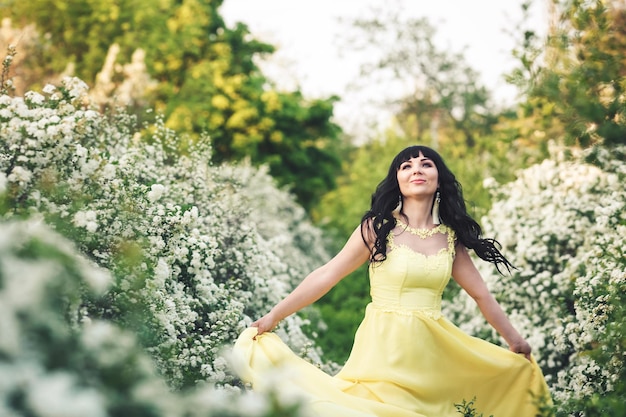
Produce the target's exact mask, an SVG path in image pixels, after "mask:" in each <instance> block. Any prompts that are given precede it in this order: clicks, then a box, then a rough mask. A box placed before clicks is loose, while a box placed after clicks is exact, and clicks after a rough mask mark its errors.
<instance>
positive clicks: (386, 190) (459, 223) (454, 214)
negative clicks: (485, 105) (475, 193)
mask: <svg viewBox="0 0 626 417" xmlns="http://www.w3.org/2000/svg"><path fill="white" fill-rule="evenodd" d="M420 153H421V154H422V155H424V156H425V157H426V158H428V159H430V160H431V161H433V162H434V164H435V166H436V167H437V171H438V172H439V193H440V197H441V200H440V203H439V218H440V219H441V223H442V224H445V225H446V226H448V227H450V228H451V229H452V230H454V232H455V234H456V238H457V240H458V241H459V242H461V243H462V244H463V245H464V246H465V247H467V248H469V249H473V250H474V252H475V253H476V255H478V256H479V257H480V258H481V259H483V260H485V261H487V262H491V263H493V264H494V265H495V266H496V268H497V269H498V271H499V272H501V271H500V266H501V265H502V266H504V267H505V268H506V269H507V271H509V272H510V270H511V268H514V267H513V265H512V264H511V263H510V262H509V260H508V259H507V258H506V257H505V256H504V255H503V254H502V253H501V252H500V251H499V250H498V248H497V247H496V245H498V246H500V244H499V243H498V242H497V241H496V240H495V239H485V238H483V237H482V229H481V227H480V225H479V224H478V223H477V222H476V221H475V220H474V219H473V218H472V217H471V216H470V215H469V214H468V213H467V208H466V206H465V200H464V198H463V190H462V188H461V184H460V183H459V182H458V181H457V180H456V177H455V176H454V174H453V173H452V171H450V169H449V168H448V167H447V166H446V164H445V163H444V161H443V158H442V157H441V156H440V155H439V154H438V153H437V152H436V151H435V150H433V149H431V148H429V147H427V146H417V145H416V146H410V147H408V148H406V149H404V150H402V151H401V152H400V153H399V154H398V155H396V157H395V158H394V159H393V161H392V162H391V165H390V166H389V172H388V173H387V177H386V178H385V179H384V180H382V181H381V182H380V184H378V186H377V187H376V191H375V192H374V194H372V204H371V207H370V209H369V210H368V211H367V212H366V213H365V215H363V218H362V219H361V236H362V237H363V240H364V241H366V242H367V240H366V238H365V233H366V231H365V230H364V228H365V227H367V228H368V229H369V230H368V231H367V232H369V233H371V232H373V233H374V234H375V236H376V237H375V239H374V246H373V247H372V249H371V251H372V253H371V256H370V262H382V261H384V260H385V259H386V258H387V236H388V235H389V232H391V230H393V228H394V227H396V219H395V217H394V215H393V213H392V212H393V210H394V209H395V208H396V207H397V205H398V201H399V199H400V198H401V194H400V186H399V184H398V177H397V172H398V169H399V168H400V165H402V163H404V162H406V161H408V160H410V159H411V158H416V157H418V156H419V154H420Z"/></svg>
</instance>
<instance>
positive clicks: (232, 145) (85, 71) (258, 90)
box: [0, 0, 341, 208]
mask: <svg viewBox="0 0 626 417" xmlns="http://www.w3.org/2000/svg"><path fill="white" fill-rule="evenodd" d="M221 4H222V1H221V0H160V1H156V2H155V1H151V0H103V1H96V0H32V1H28V2H24V1H14V2H10V3H5V4H4V5H3V6H0V7H1V8H2V14H3V15H7V16H10V17H12V19H13V21H14V22H15V23H16V24H20V25H22V26H25V25H26V24H28V23H35V24H36V26H37V29H38V31H39V32H40V33H41V34H42V36H41V39H42V44H41V45H40V46H39V47H38V48H36V50H34V51H32V53H31V54H32V57H31V59H29V60H28V62H26V63H25V66H27V67H28V68H30V70H31V71H32V72H33V73H34V74H36V76H35V77H33V80H32V81H33V83H32V84H33V85H31V86H28V87H29V88H32V87H35V88H36V87H38V86H39V87H41V85H38V84H43V83H45V82H46V78H47V77H51V76H53V75H57V74H59V73H61V72H63V71H66V70H68V64H71V65H69V67H70V69H71V68H73V72H74V75H77V76H78V77H80V78H81V79H83V80H85V81H86V82H88V83H93V82H94V80H95V78H96V75H97V73H98V71H99V70H100V69H101V68H102V66H103V64H104V62H105V57H106V55H107V51H108V49H109V46H110V45H112V44H117V45H119V46H120V52H119V54H118V58H117V59H118V62H129V61H130V59H131V56H132V53H133V52H134V51H135V50H136V49H138V48H141V49H143V50H144V51H145V62H146V65H147V68H148V71H149V74H150V76H151V77H152V78H153V79H154V80H156V83H157V85H156V88H155V89H154V92H153V95H152V97H151V98H152V102H151V103H150V104H151V105H152V106H151V107H154V108H155V109H156V113H157V114H163V115H164V116H165V120H166V125H167V126H168V127H170V128H172V129H174V130H176V131H178V132H181V133H186V134H191V135H192V136H197V135H200V134H208V135H209V136H210V137H211V141H212V144H213V148H214V153H213V156H212V158H213V160H214V162H221V161H226V160H229V161H230V160H238V159H242V158H245V157H247V158H250V160H251V161H252V162H253V163H256V164H268V165H269V166H270V170H271V173H272V175H273V176H274V177H275V178H276V179H277V181H278V182H279V184H281V185H288V186H292V188H293V191H294V193H295V194H296V195H297V197H298V198H299V201H300V202H301V203H302V204H303V205H304V206H305V207H307V208H310V207H311V206H312V205H313V203H314V202H316V201H318V200H319V198H320V197H321V195H322V194H324V193H325V192H326V191H328V190H329V189H332V188H333V186H334V177H335V175H336V173H337V171H338V170H339V164H340V163H339V158H338V157H337V152H338V147H339V145H340V135H341V129H340V128H339V126H338V125H336V124H335V123H333V122H332V121H331V118H332V115H333V106H334V102H335V100H336V98H334V97H329V98H327V99H316V100H307V99H306V98H305V97H303V95H302V94H301V93H300V92H299V91H294V92H279V91H277V90H276V89H275V88H274V87H273V86H272V84H271V82H270V81H269V80H268V79H267V78H266V77H265V76H264V75H263V73H262V72H261V71H260V69H259V68H258V66H257V65H256V64H255V59H257V58H261V57H263V56H266V55H268V54H271V53H272V52H273V51H274V47H273V46H271V45H268V44H266V43H262V42H259V41H256V40H255V39H254V38H252V36H251V34H250V33H249V31H248V28H247V27H246V26H245V25H243V24H237V25H235V27H233V28H229V27H226V25H225V23H224V21H223V19H222V17H221V16H220V13H219V7H220V5H221Z"/></svg>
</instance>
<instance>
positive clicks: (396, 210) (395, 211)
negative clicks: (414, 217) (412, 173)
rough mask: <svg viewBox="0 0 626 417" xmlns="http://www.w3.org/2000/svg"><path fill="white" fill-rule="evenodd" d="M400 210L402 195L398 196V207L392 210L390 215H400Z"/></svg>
mask: <svg viewBox="0 0 626 417" xmlns="http://www.w3.org/2000/svg"><path fill="white" fill-rule="evenodd" d="M400 210H402V194H400V195H399V196H398V205H397V206H396V208H395V209H393V211H392V213H394V214H400Z"/></svg>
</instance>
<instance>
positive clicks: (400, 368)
mask: <svg viewBox="0 0 626 417" xmlns="http://www.w3.org/2000/svg"><path fill="white" fill-rule="evenodd" d="M481 233H482V231H481V228H480V226H479V225H478V224H477V223H476V221H474V220H473V219H472V218H471V217H470V216H469V215H468V213H467V210H466V207H465V202H464V200H463V195H462V192H461V186H460V184H459V183H458V182H457V181H456V179H455V177H454V175H453V174H452V172H450V170H449V169H448V168H447V167H446V165H445V164H444V162H443V160H442V158H441V157H440V156H439V155H438V154H437V153H436V152H435V151H434V150H432V149H430V148H428V147H425V146H411V147H409V148H406V149H404V150H403V151H402V152H400V153H399V154H398V155H397V156H396V157H395V159H394V160H393V162H392V163H391V166H390V168H389V173H388V175H387V177H386V178H385V179H384V180H383V181H382V182H381V183H380V184H379V185H378V187H377V189H376V192H375V193H374V195H373V196H372V205H371V208H370V210H369V211H368V212H367V213H366V214H365V215H364V216H363V219H362V221H361V224H360V225H359V226H358V227H357V228H356V230H355V231H354V232H353V233H352V236H351V237H350V238H349V239H348V241H347V243H346V244H345V246H344V247H343V249H342V250H341V251H340V252H339V253H338V254H337V255H336V256H335V257H334V258H333V259H331V260H330V261H329V262H328V263H327V264H325V265H323V266H322V267H320V268H318V269H316V270H315V271H313V272H312V273H311V274H309V275H308V276H307V277H306V278H305V279H304V280H303V281H302V283H301V284H300V285H299V286H298V287H297V288H296V289H295V290H294V291H293V292H292V293H291V294H289V295H288V296H287V297H286V298H284V299H283V300H282V301H281V302H279V303H278V304H277V305H276V306H275V307H274V308H272V310H271V311H270V312H269V313H267V314H266V315H265V316H263V317H261V318H260V319H258V320H257V321H255V322H254V323H252V326H251V328H249V329H247V330H246V331H244V332H243V333H242V334H241V336H240V337H239V339H238V341H237V343H236V344H235V349H234V352H235V357H236V358H238V363H239V372H240V374H241V377H242V379H244V380H245V381H249V382H252V383H253V386H254V387H255V388H259V389H260V388H261V387H262V386H263V385H264V382H266V380H267V372H269V371H270V370H272V369H274V368H277V367H284V368H286V369H288V370H289V373H288V376H286V377H285V379H284V380H283V381H282V383H280V384H279V386H278V387H276V389H284V390H288V391H290V392H295V393H296V394H301V395H304V396H306V397H307V398H308V399H309V402H310V404H311V406H312V408H313V409H314V410H316V411H317V413H318V414H319V415H320V416H324V417H327V416H337V417H339V416H341V417H347V416H379V417H380V416H389V417H403V416H406V417H458V415H459V413H458V411H457V408H456V406H455V404H461V403H463V401H471V400H473V399H475V402H474V406H475V407H476V410H477V412H478V414H480V413H483V414H484V415H485V416H489V415H493V416H494V417H535V416H536V415H537V407H536V400H537V399H539V398H542V399H544V400H546V401H549V397H548V391H547V386H546V384H545V381H544V378H543V375H542V374H541V370H540V369H539V368H538V366H537V365H536V363H535V361H534V359H533V358H532V355H531V348H530V345H529V344H528V343H527V342H526V340H524V338H523V337H522V336H521V335H520V334H519V333H518V332H517V331H516V330H515V328H514V327H513V326H512V325H511V323H510V321H509V320H508V318H507V317H506V315H505V314H504V312H503V311H502V309H501V307H500V306H499V304H498V303H497V301H496V300H495V299H494V297H493V296H492V295H491V294H490V293H489V291H488V289H487V287H486V285H485V283H484V281H483V280H482V278H481V276H480V274H479V272H478V271H477V269H476V267H475V266H474V264H473V262H472V260H471V258H470V256H469V253H468V249H472V250H474V252H475V253H476V254H477V255H478V256H479V257H480V258H482V259H483V260H485V261H487V262H492V263H494V264H495V265H496V267H498V269H499V270H500V268H501V267H503V268H506V269H507V270H508V269H509V268H510V267H511V264H510V263H509V261H508V260H507V259H506V258H505V257H504V255H502V253H500V251H499V250H498V249H497V248H496V246H495V245H494V243H495V241H494V240H492V239H484V238H482V237H481ZM364 262H369V277H370V286H371V296H372V302H371V303H370V304H368V306H367V308H366V312H365V317H364V319H363V322H362V323H361V325H360V326H359V329H358V330H357V333H356V335H355V340H354V345H353V347H352V351H351V354H350V357H349V358H348V360H347V362H346V364H345V365H344V366H343V368H342V370H341V371H340V372H339V373H338V374H337V375H335V376H329V375H327V374H325V373H323V372H322V371H320V370H318V369H317V368H316V367H314V366H312V365H310V364H308V363H307V362H305V361H304V360H303V359H300V358H299V357H297V356H296V355H295V354H294V353H293V352H291V351H290V350H289V348H288V347H287V346H286V345H284V344H283V343H282V342H281V341H280V339H279V338H278V337H277V336H276V335H274V334H272V333H268V332H270V331H271V330H272V329H274V327H276V325H277V324H278V322H279V321H280V320H282V319H283V318H285V317H287V316H289V315H290V314H293V313H294V312H296V311H298V310H300V309H301V308H303V307H305V306H308V305H309V304H311V303H313V302H314V301H316V300H317V299H319V298H320V297H322V296H323V295H324V294H326V293H327V292H328V291H329V290H330V289H331V288H332V287H333V286H334V285H335V284H337V282H339V281H340V280H341V279H342V278H344V277H345V276H346V275H348V274H349V273H351V272H352V271H354V270H355V269H357V268H358V267H359V266H360V265H361V264H363V263H364ZM450 276H452V277H453V278H454V280H455V281H456V282H457V283H458V284H459V285H460V286H461V287H462V288H463V289H464V290H465V291H467V293H468V294H469V295H470V296H471V297H472V298H473V299H474V300H475V301H476V303H477V304H478V306H479V308H480V310H481V312H482V314H483V315H484V316H485V318H486V319H487V321H488V322H489V323H490V324H491V325H492V326H493V327H494V328H495V329H496V331H497V332H498V333H499V334H500V335H501V336H502V337H503V338H504V339H505V340H506V342H507V343H508V345H509V350H510V351H509V350H506V349H504V348H502V347H499V346H496V345H493V344H491V343H489V342H486V341H484V340H481V339H477V338H474V337H471V336H469V335H467V334H465V333H463V332H462V331H461V330H460V329H458V328H457V327H455V326H454V325H453V324H452V323H451V322H449V321H448V320H447V319H446V318H444V317H442V315H441V294H442V292H443V289H444V287H445V286H446V284H447V283H448V281H449V278H450ZM274 382H275V381H274Z"/></svg>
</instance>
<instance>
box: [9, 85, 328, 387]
mask: <svg viewBox="0 0 626 417" xmlns="http://www.w3.org/2000/svg"><path fill="white" fill-rule="evenodd" d="M87 94H88V89H87V87H86V85H85V84H84V83H83V82H82V81H80V80H78V79H76V78H66V79H65V80H64V81H63V85H62V86H60V87H54V86H51V85H48V86H46V87H45V88H44V90H43V92H42V93H37V92H29V93H27V94H25V96H24V97H23V98H22V97H9V96H6V95H4V96H1V97H0V137H1V138H2V140H1V142H0V193H1V192H4V200H3V218H4V219H5V220H6V219H12V218H13V219H14V218H35V219H40V220H41V221H42V222H45V223H47V224H49V225H52V226H53V227H54V228H55V229H56V230H57V232H59V233H60V234H62V235H63V236H65V237H67V238H68V239H70V240H72V241H73V242H74V243H75V245H76V246H77V248H78V250H79V251H80V252H81V253H82V254H84V255H85V256H86V257H87V258H89V259H91V260H92V261H93V262H95V263H96V264H97V265H99V266H100V267H102V268H105V269H108V270H109V271H110V272H111V274H112V276H113V283H112V286H111V287H110V289H109V290H108V291H107V292H106V294H105V295H104V296H103V297H102V298H101V299H99V300H98V301H94V302H88V303H86V305H85V306H84V308H83V309H84V311H85V312H86V314H88V315H89V316H90V317H92V318H94V319H95V318H100V319H109V320H112V321H114V322H115V323H117V324H118V325H120V326H121V327H122V328H124V329H126V330H128V331H132V332H133V333H135V334H136V335H137V337H138V338H139V340H140V341H141V343H142V345H143V346H144V347H145V348H146V349H147V350H148V352H150V353H151V355H152V357H153V358H154V360H155V361H156V363H157V364H158V369H159V371H160V373H161V374H162V375H164V376H165V377H166V379H167V381H168V383H169V385H170V386H171V387H174V388H182V387H188V386H193V385H195V384H196V383H197V382H198V381H210V382H216V383H220V384H224V385H228V384H231V383H235V382H236V379H235V378H234V377H233V376H232V375H231V374H230V373H229V371H228V366H227V361H226V360H225V359H224V357H223V348H224V347H228V346H230V345H232V343H233V342H234V339H235V338H236V336H237V335H238V334H239V332H240V331H241V330H243V329H244V328H245V327H246V326H247V325H249V324H250V322H251V321H252V319H254V318H257V317H260V316H261V315H262V314H265V313H266V312H267V310H268V309H269V308H270V307H271V306H272V305H273V304H274V303H275V302H277V301H278V300H279V299H280V298H282V297H283V296H284V295H286V293H287V292H288V291H289V290H290V288H291V287H292V285H293V282H294V281H296V280H299V279H300V278H302V277H303V275H304V274H306V273H307V272H308V271H309V270H310V269H311V268H312V267H314V266H317V265H319V264H320V263H322V262H323V261H324V260H325V259H326V257H327V255H326V253H325V252H324V249H323V247H324V245H323V244H322V243H323V242H322V239H321V234H320V233H319V231H317V229H315V228H314V227H313V226H311V225H310V223H309V222H308V221H307V220H306V215H305V213H304V211H303V210H302V209H301V208H300V207H299V206H298V205H297V204H296V203H295V201H294V199H292V197H291V196H290V195H289V193H288V192H287V191H286V190H280V189H277V188H276V186H275V185H274V183H273V181H272V179H271V177H270V176H269V175H268V174H267V172H266V170H264V169H257V168H253V167H251V166H249V165H247V164H245V163H244V164H240V165H236V166H235V165H232V166H231V165H222V166H212V165H210V164H208V161H209V160H210V152H211V149H210V145H209V143H208V140H207V139H206V138H202V139H200V140H196V141H187V140H186V139H185V138H184V137H179V136H178V135H176V134H174V133H173V132H172V131H170V130H168V129H167V128H166V127H165V126H164V125H163V123H162V122H161V121H160V120H159V119H158V118H157V122H156V123H154V124H152V125H147V126H142V127H141V129H139V128H137V127H136V125H137V123H136V120H135V119H134V118H133V117H131V116H129V115H128V114H125V113H124V112H123V111H118V112H115V113H110V114H108V115H106V116H103V115H101V114H99V113H98V112H96V111H93V110H91V108H90V106H89V98H88V95H87ZM181 148H185V149H186V152H185V153H181V152H179V151H178V150H179V149H181ZM303 324H304V320H303V319H302V318H300V317H298V316H292V317H290V318H288V319H286V320H285V321H284V324H283V326H281V328H280V329H279V330H278V331H279V333H281V336H282V337H283V338H284V340H286V341H287V343H288V344H290V345H291V347H292V348H293V349H294V350H295V351H296V352H299V353H302V355H304V356H305V357H307V358H308V359H309V360H310V361H312V362H314V363H317V364H320V363H321V359H320V355H319V351H318V350H317V349H316V348H315V347H314V345H313V343H312V341H311V340H310V339H309V338H308V337H307V336H306V335H305V334H304V332H303V331H302V325H303Z"/></svg>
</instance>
